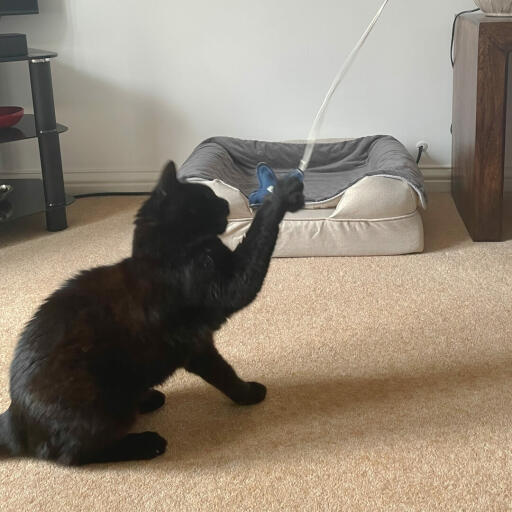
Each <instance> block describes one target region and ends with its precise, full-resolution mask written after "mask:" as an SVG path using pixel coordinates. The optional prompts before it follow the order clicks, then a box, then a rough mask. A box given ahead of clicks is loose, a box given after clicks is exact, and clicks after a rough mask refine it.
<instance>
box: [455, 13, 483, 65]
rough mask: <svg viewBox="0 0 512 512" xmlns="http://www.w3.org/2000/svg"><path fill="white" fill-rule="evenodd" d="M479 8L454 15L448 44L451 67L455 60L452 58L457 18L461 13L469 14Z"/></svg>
mask: <svg viewBox="0 0 512 512" xmlns="http://www.w3.org/2000/svg"><path fill="white" fill-rule="evenodd" d="M479 10H480V8H476V9H470V10H469V11H462V12H459V13H458V14H456V15H455V19H454V20H453V25H452V42H451V45H450V60H451V61H452V68H453V66H455V61H454V60H453V43H454V42H455V27H456V26H457V20H458V19H459V16H462V15H463V14H469V13H471V12H477V11H479Z"/></svg>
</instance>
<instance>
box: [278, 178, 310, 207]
mask: <svg viewBox="0 0 512 512" xmlns="http://www.w3.org/2000/svg"><path fill="white" fill-rule="evenodd" d="M274 196H275V198H276V199H277V200H278V201H280V202H281V203H282V205H283V206H284V208H285V210H286V211H288V212H296V211H298V210H300V209H301V208H302V207H303V206H304V203H305V198H304V183H303V182H302V181H301V180H300V179H299V178H297V177H296V176H288V177H286V178H283V179H281V180H279V181H278V182H277V185H276V189H275V192H274Z"/></svg>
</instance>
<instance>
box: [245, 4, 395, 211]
mask: <svg viewBox="0 0 512 512" xmlns="http://www.w3.org/2000/svg"><path fill="white" fill-rule="evenodd" d="M388 2H389V0H384V2H383V3H382V5H381V7H380V9H379V10H378V11H377V14H376V15H375V17H374V18H373V20H372V21H371V23H370V25H368V28H367V29H366V30H365V32H364V33H363V35H362V36H361V38H360V39H359V41H358V42H357V44H356V46H355V47H354V49H353V50H352V51H351V52H350V54H349V56H348V57H347V59H346V60H345V62H344V63H343V65H342V66H341V68H340V70H339V71H338V74H337V75H336V77H335V78H334V80H333V82H332V84H331V87H330V88H329V90H328V91H327V94H326V96H325V98H324V101H323V102H322V105H321V106H320V110H319V111H318V113H317V115H316V117H315V120H314V121H313V124H312V126H311V129H310V131H309V136H308V140H307V143H306V147H305V150H304V155H303V156H302V159H301V161H300V163H299V166H298V167H297V169H294V170H293V171H291V172H290V173H289V176H296V177H298V178H299V179H301V180H303V179H304V171H305V170H306V169H307V167H308V166H309V163H310V161H311V156H312V155H313V150H314V148H315V144H316V141H317V139H318V132H319V131H320V128H321V126H322V123H323V120H324V116H325V112H326V111H327V107H328V106H329V103H330V101H331V98H332V97H333V95H334V93H335V92H336V89H337V88H338V86H339V85H340V83H341V81H342V80H343V78H344V77H345V75H346V74H347V71H348V70H349V68H350V66H351V65H352V63H353V62H354V60H355V58H356V57H357V54H358V53H359V51H360V50H361V48H362V47H363V45H364V43H365V42H366V40H367V39H368V36H369V35H370V33H371V32H372V30H373V27H374V26H375V24H376V23H377V21H379V18H380V17H381V15H382V12H383V11H384V9H385V8H386V5H387V4H388ZM257 173H258V180H259V182H260V188H259V189H258V190H257V191H256V192H253V193H252V194H251V196H250V197H249V203H250V204H251V206H258V205H261V203H262V202H263V199H264V197H265V196H266V195H267V194H269V193H271V192H272V191H273V190H274V186H275V183H276V181H277V178H276V176H275V174H274V171H273V170H272V168H271V167H270V166H268V165H267V164H263V163H262V164H258V168H257Z"/></svg>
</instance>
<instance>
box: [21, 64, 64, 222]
mask: <svg viewBox="0 0 512 512" xmlns="http://www.w3.org/2000/svg"><path fill="white" fill-rule="evenodd" d="M29 70H30V83H31V86H32V101H33V104H34V115H35V120H36V130H37V139H38V141H39V155H40V158H41V171H42V175H43V185H44V195H45V201H46V227H47V229H48V231H60V230H62V229H66V227H67V219H66V194H65V191H64V176H63V173H62V158H61V152H60V141H59V134H58V132H57V120H56V118H55V104H54V100H53V88H52V74H51V68H50V59H32V60H30V61H29Z"/></svg>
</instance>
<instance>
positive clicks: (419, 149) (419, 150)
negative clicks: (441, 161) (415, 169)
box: [416, 146, 425, 164]
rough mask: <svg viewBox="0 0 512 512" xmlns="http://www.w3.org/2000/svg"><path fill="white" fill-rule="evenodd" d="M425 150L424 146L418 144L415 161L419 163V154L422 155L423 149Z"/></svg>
mask: <svg viewBox="0 0 512 512" xmlns="http://www.w3.org/2000/svg"><path fill="white" fill-rule="evenodd" d="M424 150H425V146H420V147H419V148H418V156H417V158H416V163H417V164H419V163H420V160H421V155H423V151H424Z"/></svg>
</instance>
